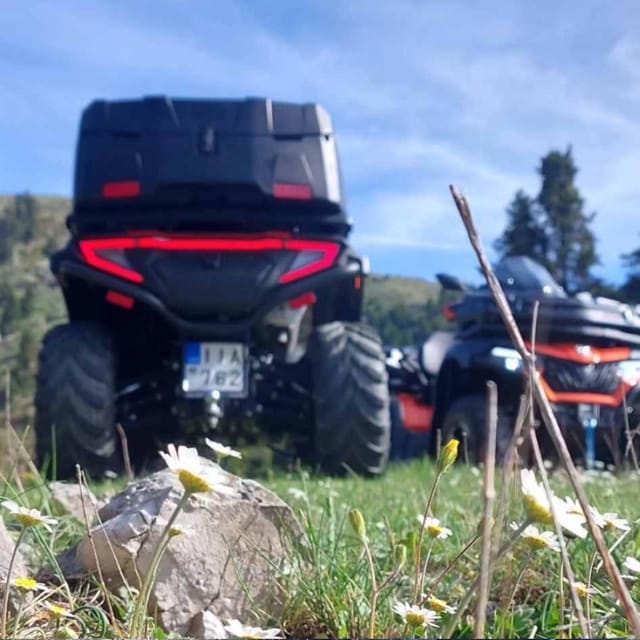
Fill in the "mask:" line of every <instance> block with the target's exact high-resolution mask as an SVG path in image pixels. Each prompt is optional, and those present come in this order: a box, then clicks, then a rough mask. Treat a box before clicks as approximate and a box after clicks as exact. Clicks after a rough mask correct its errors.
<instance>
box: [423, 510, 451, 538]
mask: <svg viewBox="0 0 640 640" xmlns="http://www.w3.org/2000/svg"><path fill="white" fill-rule="evenodd" d="M418 522H419V523H420V524H421V525H422V527H423V528H424V530H425V531H426V532H427V533H428V534H429V536H431V537H432V538H438V539H440V540H446V539H447V538H448V537H449V536H450V535H452V534H453V531H451V529H447V528H446V527H443V526H442V524H441V523H440V520H438V518H432V517H431V516H427V517H426V518H425V517H424V516H421V515H420V516H418Z"/></svg>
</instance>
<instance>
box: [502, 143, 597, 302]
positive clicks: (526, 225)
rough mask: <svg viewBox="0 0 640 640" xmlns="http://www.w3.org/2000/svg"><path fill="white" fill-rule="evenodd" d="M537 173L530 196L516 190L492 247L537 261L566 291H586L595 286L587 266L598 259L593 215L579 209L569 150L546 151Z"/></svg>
mask: <svg viewBox="0 0 640 640" xmlns="http://www.w3.org/2000/svg"><path fill="white" fill-rule="evenodd" d="M538 173H539V174H540V177H541V179H542V184H541V188H540V193H539V194H538V196H537V197H536V198H535V199H534V200H532V199H531V198H530V197H529V196H527V195H526V194H525V193H524V192H523V191H518V193H516V195H515V198H514V200H513V202H512V203H511V205H510V206H509V208H508V209H507V216H508V222H507V227H506V229H505V230H504V232H503V234H502V236H500V238H498V240H497V241H496V243H495V249H496V251H497V252H498V254H499V255H500V257H504V256H514V255H525V256H529V257H530V258H533V259H534V260H536V261H538V262H540V263H541V264H543V265H544V266H545V267H547V269H549V271H550V272H551V273H552V275H553V276H554V277H555V279H556V280H557V281H558V282H559V283H560V284H561V285H562V286H563V287H564V288H565V289H567V290H568V291H571V292H574V291H578V290H581V289H589V288H590V287H592V286H595V285H596V284H597V280H596V279H595V278H594V276H593V275H592V274H591V269H592V267H593V266H594V265H596V264H598V263H599V258H598V254H597V252H596V238H595V236H594V234H593V231H592V230H591V223H592V222H593V220H594V218H595V213H591V214H586V213H585V212H584V200H583V198H582V196H581V195H580V192H579V191H578V188H577V187H576V185H575V177H576V174H577V173H578V169H577V167H576V165H575V162H574V160H573V155H572V152H571V148H569V149H567V151H565V152H564V153H562V152H560V151H551V152H549V153H548V154H547V155H546V156H544V157H543V158H542V161H541V163H540V167H539V169H538Z"/></svg>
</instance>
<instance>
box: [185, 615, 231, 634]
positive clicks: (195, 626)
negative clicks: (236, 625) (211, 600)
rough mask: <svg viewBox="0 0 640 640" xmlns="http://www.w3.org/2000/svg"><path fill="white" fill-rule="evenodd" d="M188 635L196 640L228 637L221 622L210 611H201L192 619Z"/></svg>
mask: <svg viewBox="0 0 640 640" xmlns="http://www.w3.org/2000/svg"><path fill="white" fill-rule="evenodd" d="M189 635H190V636H192V637H194V638H196V639H197V640H209V638H228V637H229V636H228V634H227V632H226V630H225V628H224V624H223V623H222V620H220V618H218V616H216V615H215V614H214V613H211V611H201V612H200V613H197V614H196V615H195V616H194V617H193V618H192V620H191V626H190V627H189Z"/></svg>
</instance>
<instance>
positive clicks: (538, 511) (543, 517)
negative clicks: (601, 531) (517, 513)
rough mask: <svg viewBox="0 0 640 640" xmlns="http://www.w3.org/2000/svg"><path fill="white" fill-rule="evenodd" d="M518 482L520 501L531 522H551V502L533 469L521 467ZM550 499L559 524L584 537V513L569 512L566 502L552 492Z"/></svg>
mask: <svg viewBox="0 0 640 640" xmlns="http://www.w3.org/2000/svg"><path fill="white" fill-rule="evenodd" d="M520 482H521V486H522V501H523V503H524V508H525V511H526V512H527V516H528V517H529V518H530V519H531V520H532V521H533V522H540V523H542V524H553V516H552V515H551V504H550V502H549V500H548V498H547V494H546V492H545V490H544V487H543V486H542V485H541V484H539V483H538V481H537V480H536V477H535V474H534V473H533V471H531V470H530V469H522V470H521V471H520ZM551 500H552V501H553V508H554V511H555V512H556V516H557V518H558V522H559V524H560V526H561V527H562V528H563V529H566V530H567V531H568V532H569V533H571V534H573V535H574V536H577V537H578V538H586V537H587V530H586V529H585V528H584V527H583V526H582V525H583V522H584V514H583V515H582V516H580V515H576V514H574V513H569V509H568V506H567V503H566V502H565V501H564V500H560V498H558V497H556V496H554V495H553V494H552V495H551Z"/></svg>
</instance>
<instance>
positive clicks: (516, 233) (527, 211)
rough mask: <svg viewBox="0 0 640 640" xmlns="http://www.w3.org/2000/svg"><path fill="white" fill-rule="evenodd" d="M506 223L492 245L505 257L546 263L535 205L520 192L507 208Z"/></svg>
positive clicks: (542, 237)
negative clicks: (530, 259)
mask: <svg viewBox="0 0 640 640" xmlns="http://www.w3.org/2000/svg"><path fill="white" fill-rule="evenodd" d="M507 217H508V223H507V228H506V229H505V230H504V231H503V233H502V236H500V238H498V239H497V240H496V242H495V244H494V247H495V249H496V251H497V252H498V253H499V254H500V255H501V256H503V257H505V256H529V257H530V258H533V259H534V260H537V261H538V262H542V263H545V262H546V251H545V249H546V236H545V233H544V229H543V228H542V225H541V223H540V220H539V216H538V215H537V212H536V210H535V203H533V202H532V201H531V198H529V196H528V195H527V194H526V193H525V192H524V191H522V190H520V191H518V192H517V193H516V195H515V197H514V198H513V201H512V202H511V204H510V205H509V207H508V208H507Z"/></svg>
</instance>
